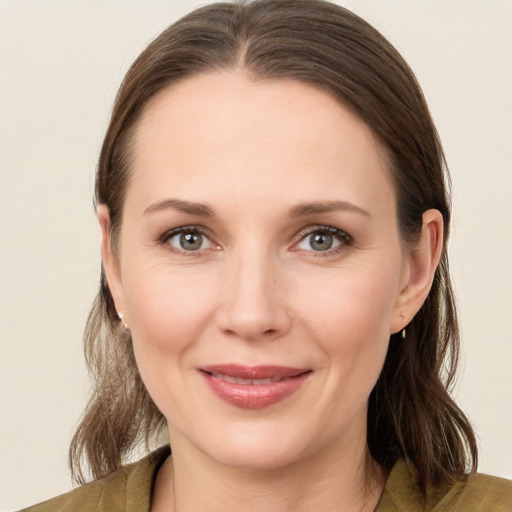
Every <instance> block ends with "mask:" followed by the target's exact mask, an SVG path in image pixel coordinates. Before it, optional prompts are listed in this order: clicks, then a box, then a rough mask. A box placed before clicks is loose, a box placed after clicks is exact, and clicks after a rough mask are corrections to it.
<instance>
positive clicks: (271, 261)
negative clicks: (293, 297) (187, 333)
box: [218, 244, 290, 339]
mask: <svg viewBox="0 0 512 512" xmlns="http://www.w3.org/2000/svg"><path fill="white" fill-rule="evenodd" d="M228 260H229V263H228V264H226V268H225V275H224V283H223V288H224V289H223V293H222V295H223V301H222V306H221V307H220V308H219V311H218V326H219V328H220V329H221V330H223V331H224V332H227V333H230V334H236V335H238V336H239V337H241V338H244V339H256V338H259V337H265V338H269V337H278V336H280V335H281V334H283V333H284V332H286V331H287V330H288V328H289V322H290V319H289V316H288V313H287V308H286V303H285V295H284V293H283V291H284V290H283V289H282V287H280V285H282V284H283V283H282V279H281V278H280V277H281V276H280V274H281V273H280V269H279V267H280V265H279V261H277V258H275V257H273V255H272V254H271V253H270V251H268V250H265V249H263V248H262V247H261V246H255V244H246V245H245V246H243V247H240V248H239V249H238V250H236V251H234V252H233V253H232V254H231V255H230V257H229V258H228Z"/></svg>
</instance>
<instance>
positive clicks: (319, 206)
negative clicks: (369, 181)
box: [144, 198, 370, 217]
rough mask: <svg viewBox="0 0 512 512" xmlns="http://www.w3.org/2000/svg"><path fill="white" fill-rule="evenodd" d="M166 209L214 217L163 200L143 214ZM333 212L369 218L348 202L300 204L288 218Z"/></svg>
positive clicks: (202, 207) (200, 208)
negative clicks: (356, 214) (352, 213)
mask: <svg viewBox="0 0 512 512" xmlns="http://www.w3.org/2000/svg"><path fill="white" fill-rule="evenodd" d="M167 209H174V210H179V211H181V212H184V213H188V214H191V215H199V216H201V217H214V216H215V212H214V211H213V209H212V208H211V207H210V206H208V205H206V204H203V203H193V202H191V201H184V200H182V199H174V198H170V199H163V200H161V201H157V202H156V203H153V204H151V205H150V206H148V207H147V208H146V209H145V210H144V214H148V213H153V212H158V211H162V210H167ZM335 211H348V212H355V213H360V214H362V215H364V216H365V217H370V214H369V212H368V211H366V210H364V209H363V208H361V207H359V206H356V205H355V204H352V203H349V202H348V201H322V202H314V203H301V204H298V205H296V206H294V207H293V208H291V210H290V211H289V216H290V217H303V216H306V215H314V214H322V213H330V212H335Z"/></svg>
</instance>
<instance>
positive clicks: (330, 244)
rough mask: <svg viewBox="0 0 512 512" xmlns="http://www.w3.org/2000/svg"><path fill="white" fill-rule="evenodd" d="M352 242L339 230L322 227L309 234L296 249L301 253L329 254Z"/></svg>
mask: <svg viewBox="0 0 512 512" xmlns="http://www.w3.org/2000/svg"><path fill="white" fill-rule="evenodd" d="M350 241H351V238H350V236H349V235H348V234H347V233H345V232H343V231H341V230H340V229H337V228H332V227H327V226H326V227H322V228H317V229H315V230H313V231H310V232H309V233H307V234H306V235H305V236H303V238H302V239H301V240H300V242H299V243H298V244H297V245H296V248H297V249H298V250H301V251H314V252H328V251H333V250H336V249H337V248H339V247H340V246H342V245H347V244H349V243H350Z"/></svg>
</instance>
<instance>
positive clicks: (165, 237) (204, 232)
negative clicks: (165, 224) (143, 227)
mask: <svg viewBox="0 0 512 512" xmlns="http://www.w3.org/2000/svg"><path fill="white" fill-rule="evenodd" d="M180 233H199V234H200V235H201V236H204V237H205V238H207V239H208V240H209V241H210V242H211V243H212V245H213V246H214V247H213V250H218V249H220V246H219V244H218V243H217V242H215V240H214V237H213V236H212V234H211V232H210V230H209V229H207V228H205V227H203V226H198V225H196V224H191V225H187V226H178V227H175V228H172V229H169V230H167V231H166V232H165V233H163V234H162V235H161V236H160V237H158V240H157V242H158V243H159V244H161V245H167V247H168V249H169V250H172V251H173V252H177V253H180V254H186V255H187V256H197V255H198V254H199V253H201V252H204V251H205V250H206V249H202V250H198V251H186V250H184V249H183V250H180V249H178V248H177V247H174V246H172V245H171V244H169V243H168V242H169V240H170V239H171V238H173V237H174V236H176V235H179V234H180Z"/></svg>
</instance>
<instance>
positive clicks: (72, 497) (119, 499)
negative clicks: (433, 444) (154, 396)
mask: <svg viewBox="0 0 512 512" xmlns="http://www.w3.org/2000/svg"><path fill="white" fill-rule="evenodd" d="M168 455H169V448H168V447H163V448H160V449H159V450H157V451H155V452H153V453H151V454H150V455H148V456H147V457H145V458H144V459H142V460H140V461H139V462H136V463H134V464H130V465H128V466H126V467H124V468H122V469H120V470H119V471H116V472H115V473H113V474H111V475H110V476H107V477H105V478H102V479H100V480H95V481H94V482H91V483H88V484H85V485H83V486H82V487H79V488H77V489H74V490H73V491H71V492H69V493H67V494H63V495H62V496H58V497H57V498H53V499H51V500H49V501H46V502H44V503H41V504H39V505H35V506H33V507H29V508H27V509H24V510H23V511H20V512H93V511H95V512H148V510H149V505H150V500H151V492H152V488H153V484H154V481H155V477H156V474H157V472H158V469H159V468H160V466H161V465H162V464H163V462H164V461H165V459H166V458H167V456H168ZM420 511H421V512H427V511H428V512H512V481H510V480H506V479H504V478H498V477H494V476H488V475H482V474H476V475H474V476H471V477H469V478H468V479H467V481H465V482H458V483H457V484H455V485H454V486H452V487H451V488H450V489H448V490H447V491H445V492H436V493H427V496H424V495H423V494H422V493H421V492H420V491H419V489H418V487H417V485H416V483H415V480H414V477H413V474H412V472H411V469H410V468H409V466H408V464H407V463H406V462H405V461H404V460H400V461H398V462H397V463H396V464H395V466H394V467H393V469H392V470H391V473H390V475H389V478H388V481H387V483H386V488H385V489H384V493H383V494H382V498H381V499H380V501H379V504H378V506H377V508H376V512H420ZM333 512H335V511H333Z"/></svg>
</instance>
